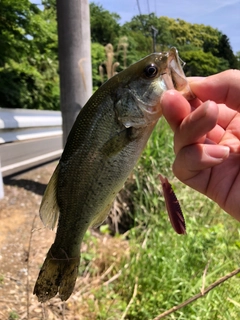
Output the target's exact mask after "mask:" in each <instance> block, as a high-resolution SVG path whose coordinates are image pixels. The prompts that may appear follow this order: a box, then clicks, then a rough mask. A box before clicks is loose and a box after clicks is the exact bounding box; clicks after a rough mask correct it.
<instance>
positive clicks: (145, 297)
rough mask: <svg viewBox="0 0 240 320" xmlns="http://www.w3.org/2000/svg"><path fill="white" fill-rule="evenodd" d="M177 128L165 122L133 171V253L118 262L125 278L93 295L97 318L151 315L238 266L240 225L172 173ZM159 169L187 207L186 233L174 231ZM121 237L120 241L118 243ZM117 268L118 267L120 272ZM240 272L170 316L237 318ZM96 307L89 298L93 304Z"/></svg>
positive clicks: (130, 235) (239, 313) (184, 319)
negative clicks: (175, 130) (164, 197)
mask: <svg viewBox="0 0 240 320" xmlns="http://www.w3.org/2000/svg"><path fill="white" fill-rule="evenodd" d="M172 141H173V139H172V133H171V131H170V129H169V128H168V126H167V124H166V123H165V121H164V119H162V120H161V122H160V123H159V124H158V126H157V128H156V130H155V131H154V133H153V135H152V137H151V139H150V141H149V143H148V146H147V148H146V150H145V151H144V154H143V156H142V158H141V159H140V161H139V163H138V166H137V168H136V169H135V171H134V174H135V180H136V185H137V188H136V190H135V193H134V194H133V200H134V208H135V210H134V211H135V212H134V216H135V227H134V228H132V229H131V230H130V232H129V233H128V239H129V245H130V255H128V256H124V257H123V258H122V259H120V262H118V268H119V269H121V271H122V274H121V276H120V277H119V278H118V279H117V280H116V281H114V282H113V283H111V284H110V285H109V286H102V287H99V288H98V289H97V290H96V291H95V292H94V293H93V295H94V297H95V298H94V300H95V305H96V300H97V301H98V313H97V315H96V317H95V319H99V320H102V319H104V320H105V319H108V320H110V319H121V315H122V314H123V312H124V311H125V310H126V308H127V305H128V304H129V302H130V301H131V304H130V305H129V306H128V309H127V314H126V316H125V319H129V320H137V319H141V320H144V319H153V318H154V317H156V316H157V315H158V314H160V313H162V312H164V311H165V310H167V309H169V308H171V307H173V306H175V305H178V304H180V303H181V302H183V301H184V300H186V299H188V298H190V297H191V296H193V295H195V294H197V293H199V292H200V290H201V288H202V286H203V273H204V270H205V272H206V278H205V283H204V285H205V287H207V286H208V285H210V284H211V283H213V282H214V281H216V280H217V279H218V278H220V277H222V276H224V275H226V274H227V273H229V272H231V271H232V270H234V269H236V268H237V267H239V247H240V239H239V234H240V226H239V223H237V222H236V221H235V220H233V219H232V218H231V217H230V216H228V215H227V214H225V213H224V212H223V211H222V210H221V209H219V207H218V206H217V205H216V204H215V203H213V202H212V201H210V200H209V199H207V198H206V197H204V196H203V195H201V194H199V193H197V192H195V191H193V190H191V189H190V188H188V187H187V186H184V185H183V184H181V183H180V182H179V181H177V179H176V178H174V177H173V174H172V172H171V164H172V162H173V158H174V155H173V151H172ZM158 173H161V174H163V175H165V176H167V177H168V179H169V180H170V182H171V183H172V184H173V187H174V189H175V192H176V194H177V196H178V199H179V201H180V203H181V205H182V210H183V213H184V216H185V220H186V225H187V235H185V236H179V235H177V234H176V233H175V232H174V230H173V229H172V227H171V225H170V222H169V220H168V216H167V214H166V209H165V204H164V200H163V197H162V195H161V188H160V182H159V181H158V179H157V175H158ZM119 241H121V240H119ZM116 272H117V271H116ZM239 292H240V277H239V276H235V277H234V278H231V279H230V280H228V281H227V282H225V283H224V284H222V285H220V286H219V287H217V288H215V289H214V290H212V291H211V292H210V293H209V294H208V295H207V296H206V297H203V298H202V299H199V300H197V301H195V302H194V303H192V304H190V305H188V306H186V307H184V308H183V309H181V310H179V311H177V312H175V313H174V314H172V315H170V316H168V317H166V319H181V320H190V319H192V320H198V319H199V320H200V319H205V320H208V319H209V320H210V319H211V320H212V319H229V320H230V319H240V295H239ZM89 306H90V307H91V308H93V306H91V302H89Z"/></svg>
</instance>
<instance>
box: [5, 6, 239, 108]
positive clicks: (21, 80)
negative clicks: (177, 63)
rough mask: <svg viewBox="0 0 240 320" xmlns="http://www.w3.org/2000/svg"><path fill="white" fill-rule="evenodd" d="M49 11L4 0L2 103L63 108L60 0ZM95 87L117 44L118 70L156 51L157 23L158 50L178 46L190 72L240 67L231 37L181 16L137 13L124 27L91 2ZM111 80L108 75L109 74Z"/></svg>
mask: <svg viewBox="0 0 240 320" xmlns="http://www.w3.org/2000/svg"><path fill="white" fill-rule="evenodd" d="M43 5H44V10H40V9H39V8H38V7H37V5H35V4H32V3H31V2H30V0H22V1H13V0H2V1H1V6H0V30H1V31H0V47H1V50H0V107H8V108H16V107H18V108H36V109H53V110H56V109H59V76H58V45H57V26H56V0H44V1H43ZM90 14H91V17H90V19H91V37H92V70H93V88H94V91H95V90H96V89H97V88H98V87H99V86H100V85H101V83H102V80H101V77H100V75H99V66H100V65H102V66H104V61H106V60H107V58H106V55H105V49H104V47H105V46H106V45H107V44H109V43H111V44H112V45H113V49H114V52H115V55H114V59H113V63H116V62H118V63H119V67H118V69H117V70H118V71H120V70H122V69H124V68H125V67H126V66H129V65H130V64H132V63H134V62H136V61H137V60H139V59H141V58H142V57H144V56H146V55H148V54H150V53H151V52H152V50H153V39H152V26H154V28H156V29H157V31H158V32H157V35H156V51H167V50H168V49H169V47H172V46H176V47H177V49H178V51H179V54H180V56H181V58H182V59H183V60H185V61H186V62H187V65H186V69H185V70H186V72H187V75H189V76H190V75H192V76H194V75H201V76H207V75H210V74H214V73H217V72H221V71H223V70H226V69H229V68H238V69H239V68H240V63H239V54H236V55H234V53H233V51H232V48H231V45H230V41H229V39H228V37H227V35H224V34H222V33H221V32H220V31H219V30H217V29H214V28H212V27H210V26H205V25H202V24H192V23H188V22H186V21H184V20H181V19H172V18H168V17H157V16H156V15H155V14H154V13H151V14H149V15H137V16H135V17H133V18H132V19H131V21H129V22H127V23H125V24H124V25H122V26H121V25H120V23H119V20H120V16H119V15H118V14H117V13H112V12H109V11H108V10H105V9H104V8H103V7H102V6H101V5H97V4H95V3H90ZM105 80H106V77H105Z"/></svg>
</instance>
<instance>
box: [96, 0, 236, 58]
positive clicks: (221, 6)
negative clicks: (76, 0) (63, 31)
mask: <svg viewBox="0 0 240 320" xmlns="http://www.w3.org/2000/svg"><path fill="white" fill-rule="evenodd" d="M90 2H94V3H96V4H97V5H101V6H102V7H103V8H104V9H106V10H108V11H110V12H116V13H118V14H119V15H120V17H121V20H120V23H121V24H122V23H124V22H127V21H130V20H131V18H132V17H133V16H135V15H138V14H139V8H138V3H139V7H140V12H141V14H149V13H151V12H154V13H155V14H156V16H158V17H159V16H167V17H169V18H175V19H176V18H179V19H182V20H185V21H187V22H190V23H199V24H205V25H209V26H211V27H213V28H216V29H218V30H219V31H221V32H222V33H223V34H226V35H227V36H228V38H229V40H230V44H231V47H232V49H233V52H234V53H236V52H237V51H240V0H239V1H237V0H181V1H180V0H165V1H161V0H138V1H137V0H93V1H92V0H90Z"/></svg>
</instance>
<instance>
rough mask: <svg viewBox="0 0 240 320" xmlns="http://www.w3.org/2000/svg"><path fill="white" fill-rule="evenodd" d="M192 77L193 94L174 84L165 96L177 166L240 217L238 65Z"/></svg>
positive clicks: (185, 178)
mask: <svg viewBox="0 0 240 320" xmlns="http://www.w3.org/2000/svg"><path fill="white" fill-rule="evenodd" d="M189 83H190V87H191V90H192V91H193V93H194V94H195V96H196V97H197V98H195V99H194V100H192V101H187V100H186V99H185V98H184V97H183V96H182V95H181V94H180V93H179V92H177V91H174V90H169V91H166V92H165V93H164V94H163V96H162V98H161V104H162V109H163V115H164V116H165V118H166V120H167V121H168V123H169V124H170V126H171V128H172V130H173V132H174V152H175V154H176V158H175V161H174V163H173V172H174V174H175V176H176V177H177V178H178V179H179V180H181V181H182V182H183V183H185V184H186V185H188V186H190V187H191V188H193V189H195V190H197V191H199V192H201V193H203V194H205V195H206V196H208V197H209V198H211V199H212V200H214V201H215V202H216V203H218V205H219V206H220V207H221V208H223V209H224V210H225V211H226V212H228V213H229V214H231V215H232V216H233V217H234V218H236V219H238V220H239V221H240V71H238V70H228V71H225V72H222V73H219V74H217V75H213V76H210V77H207V78H190V79H189Z"/></svg>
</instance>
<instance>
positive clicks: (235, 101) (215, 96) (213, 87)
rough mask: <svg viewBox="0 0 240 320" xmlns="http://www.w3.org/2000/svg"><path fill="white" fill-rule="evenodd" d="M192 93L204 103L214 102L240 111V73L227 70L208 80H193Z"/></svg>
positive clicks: (191, 84)
mask: <svg viewBox="0 0 240 320" xmlns="http://www.w3.org/2000/svg"><path fill="white" fill-rule="evenodd" d="M189 84H190V87H191V90H192V92H193V93H194V94H195V95H196V96H197V97H198V98H199V99H200V100H202V101H207V100H213V101H215V102H216V103H224V104H226V105H227V106H228V107H229V108H231V109H234V110H237V111H240V71H239V70H227V71H224V72H221V73H219V74H215V75H213V76H209V77H206V78H196V80H195V79H194V78H191V79H190V81H189Z"/></svg>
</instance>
